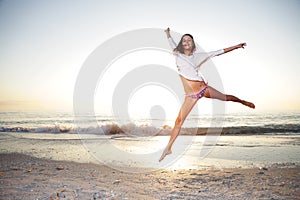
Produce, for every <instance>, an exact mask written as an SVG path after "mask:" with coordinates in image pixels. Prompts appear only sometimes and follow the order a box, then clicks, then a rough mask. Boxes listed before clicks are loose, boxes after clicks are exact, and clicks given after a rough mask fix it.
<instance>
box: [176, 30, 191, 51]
mask: <svg viewBox="0 0 300 200" xmlns="http://www.w3.org/2000/svg"><path fill="white" fill-rule="evenodd" d="M184 36H189V37H190V38H192V41H193V47H192V51H195V49H196V45H195V42H194V37H193V36H192V35H191V34H188V33H186V34H184V35H183V36H182V37H181V39H180V41H179V43H178V45H177V47H176V48H175V49H174V51H175V52H179V53H184V50H183V46H182V40H183V38H184Z"/></svg>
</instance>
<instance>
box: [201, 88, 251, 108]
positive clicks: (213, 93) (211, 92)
mask: <svg viewBox="0 0 300 200" xmlns="http://www.w3.org/2000/svg"><path fill="white" fill-rule="evenodd" d="M204 96H205V97H206V98H212V99H218V100H221V101H233V102H238V103H241V104H243V105H245V106H248V107H250V108H253V109H254V108H255V105H254V104H253V103H251V102H248V101H245V100H241V99H239V98H237V97H236V96H233V95H227V94H223V93H221V92H219V91H218V90H216V89H214V88H213V87H210V86H208V87H207V89H206V91H205V93H204Z"/></svg>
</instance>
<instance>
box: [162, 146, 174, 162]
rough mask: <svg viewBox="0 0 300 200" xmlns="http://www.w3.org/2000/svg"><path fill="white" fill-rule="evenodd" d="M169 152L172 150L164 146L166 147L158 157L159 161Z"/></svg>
mask: <svg viewBox="0 0 300 200" xmlns="http://www.w3.org/2000/svg"><path fill="white" fill-rule="evenodd" d="M171 153H172V151H171V150H170V149H168V148H166V149H165V150H164V152H163V153H162V155H161V157H160V159H159V162H160V161H162V160H163V159H164V158H165V157H166V156H167V155H169V154H171Z"/></svg>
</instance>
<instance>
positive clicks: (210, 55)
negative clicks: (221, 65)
mask: <svg viewBox="0 0 300 200" xmlns="http://www.w3.org/2000/svg"><path fill="white" fill-rule="evenodd" d="M223 53H224V49H220V50H217V51H211V52H208V53H207V55H208V57H209V58H212V57H214V56H218V55H221V54H223Z"/></svg>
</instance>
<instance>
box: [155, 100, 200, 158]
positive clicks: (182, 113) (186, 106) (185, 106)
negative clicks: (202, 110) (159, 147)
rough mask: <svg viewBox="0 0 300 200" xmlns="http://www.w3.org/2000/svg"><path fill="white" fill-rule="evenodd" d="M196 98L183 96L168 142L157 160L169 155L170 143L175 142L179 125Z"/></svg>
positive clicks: (195, 101) (170, 151)
mask: <svg viewBox="0 0 300 200" xmlns="http://www.w3.org/2000/svg"><path fill="white" fill-rule="evenodd" d="M197 101H198V99H193V98H191V97H185V100H184V102H183V104H182V106H181V109H180V111H179V113H178V116H177V119H176V121H175V125H174V127H173V130H172V133H171V136H170V140H169V143H168V145H167V147H166V148H165V150H164V152H163V153H162V155H161V157H160V159H159V162H160V161H162V160H163V159H164V158H165V157H166V155H169V154H171V153H172V150H171V149H172V145H173V143H174V142H175V140H176V138H177V136H178V135H179V131H180V129H181V126H182V124H183V122H184V121H185V119H186V117H187V116H188V114H189V113H190V112H191V110H192V109H193V107H194V105H195V104H196V103H197Z"/></svg>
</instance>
